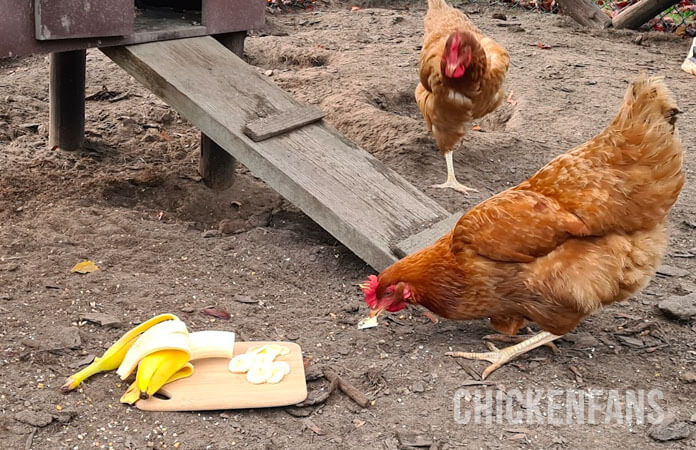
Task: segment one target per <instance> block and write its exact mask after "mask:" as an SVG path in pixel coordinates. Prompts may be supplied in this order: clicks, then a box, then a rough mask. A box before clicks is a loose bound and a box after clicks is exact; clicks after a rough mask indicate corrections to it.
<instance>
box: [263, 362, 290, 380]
mask: <svg viewBox="0 0 696 450" xmlns="http://www.w3.org/2000/svg"><path fill="white" fill-rule="evenodd" d="M289 372H290V366H289V365H288V363H286V362H283V361H278V362H274V363H273V366H271V376H270V377H268V380H266V382H267V383H272V384H275V383H280V381H281V380H282V379H283V377H285V375H287V374H288V373H289Z"/></svg>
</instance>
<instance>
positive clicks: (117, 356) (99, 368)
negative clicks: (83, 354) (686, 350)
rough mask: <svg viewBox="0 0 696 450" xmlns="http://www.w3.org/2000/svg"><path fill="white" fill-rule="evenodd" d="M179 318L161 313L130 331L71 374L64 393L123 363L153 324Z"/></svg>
mask: <svg viewBox="0 0 696 450" xmlns="http://www.w3.org/2000/svg"><path fill="white" fill-rule="evenodd" d="M167 320H179V318H178V317H176V316H175V315H174V314H160V315H159V316H155V317H153V318H152V319H150V320H148V321H145V322H143V323H141V324H140V325H138V326H137V327H135V328H133V329H132V330H130V331H128V332H127V333H126V334H124V335H123V336H122V337H121V338H120V339H119V340H118V341H116V342H115V343H114V344H113V345H112V346H111V347H109V348H108V349H107V350H106V352H104V354H103V355H102V356H101V357H96V358H94V361H92V363H91V364H90V365H88V366H87V367H85V368H84V369H82V370H80V371H79V372H77V373H75V374H73V375H71V376H69V377H68V378H67V379H66V380H65V383H64V384H63V386H61V388H60V390H61V392H63V393H68V392H70V391H72V390H73V389H75V388H77V387H78V386H79V385H80V384H81V383H82V382H83V381H84V380H86V379H87V378H89V377H91V376H92V375H94V374H97V373H99V372H106V371H109V370H114V369H116V368H118V367H119V366H120V365H121V362H122V361H123V359H124V358H125V356H126V353H127V352H128V350H130V348H131V347H132V346H133V344H134V343H135V341H136V340H137V339H138V337H139V336H140V335H141V334H142V333H144V332H145V331H147V330H148V329H150V328H152V327H153V326H155V325H157V324H159V323H161V322H164V321H167Z"/></svg>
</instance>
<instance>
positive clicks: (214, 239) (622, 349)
mask: <svg viewBox="0 0 696 450" xmlns="http://www.w3.org/2000/svg"><path fill="white" fill-rule="evenodd" d="M337 3H338V4H337V5H334V6H331V7H325V8H323V9H320V10H316V11H304V12H297V13H289V14H288V13H284V14H276V15H268V16H267V25H266V26H265V27H264V29H262V30H257V31H255V32H254V33H252V34H251V36H250V37H249V39H248V40H247V46H246V58H247V60H248V61H249V62H250V63H251V64H254V65H256V66H258V67H259V70H260V71H261V72H264V73H267V74H270V75H269V76H270V77H271V78H272V79H273V81H274V82H275V83H277V84H278V85H279V86H280V87H282V88H283V89H286V90H288V91H289V92H291V93H293V94H294V95H295V96H296V97H297V98H299V99H301V100H302V101H305V102H308V103H313V104H318V105H319V106H320V107H321V108H322V109H323V110H325V111H326V112H327V113H328V118H327V120H328V121H329V122H330V123H331V124H333V125H334V126H335V127H336V128H338V129H339V130H340V131H341V132H343V133H344V134H345V135H346V136H348V138H350V139H351V140H353V141H355V142H357V143H358V144H359V145H361V146H362V147H363V148H364V149H365V150H366V151H368V152H370V153H372V154H374V155H375V156H376V157H378V158H379V159H381V160H382V161H384V162H385V163H386V164H387V165H388V166H389V167H391V168H392V169H394V170H396V171H397V172H399V173H400V174H401V175H403V176H404V177H406V178H407V179H408V180H409V181H410V182H411V183H413V184H414V185H415V186H417V187H418V188H420V189H422V190H424V191H425V192H426V193H428V194H429V195H431V196H432V197H433V198H435V199H436V200H437V201H438V202H440V203H441V204H442V205H443V206H444V207H446V208H447V209H449V210H450V211H452V212H455V211H460V210H465V209H467V208H469V207H471V206H473V205H475V204H476V203H478V202H480V201H481V200H483V199H485V198H487V197H488V196H490V195H492V194H494V193H496V192H498V191H500V190H502V189H504V188H506V187H508V186H511V185H514V184H517V183H518V182H520V181H521V180H523V179H524V178H526V177H527V176H529V175H530V174H532V173H533V172H534V171H535V170H537V169H538V168H539V167H541V166H542V165H543V164H544V163H545V162H547V161H548V160H550V159H551V158H552V157H554V156H555V155H557V154H559V153H561V152H563V151H565V150H567V149H569V148H571V147H572V146H574V145H577V144H580V143H582V142H583V141H585V140H587V139H589V138H591V137H592V136H593V135H594V134H596V133H597V132H599V131H600V130H601V129H602V128H603V127H604V126H605V125H606V124H607V123H608V122H609V121H610V120H611V118H612V117H613V115H614V114H615V112H616V110H617V108H618V105H619V103H620V101H621V98H622V96H623V94H624V90H625V89H626V87H627V85H628V82H629V81H630V80H632V79H633V78H635V77H636V76H637V75H638V73H639V72H640V71H647V72H648V73H650V74H660V75H663V76H664V77H665V78H666V82H667V84H668V86H669V87H670V89H671V90H672V91H673V92H674V94H675V96H676V97H677V99H678V102H679V104H680V106H681V108H682V109H683V110H684V114H682V115H681V116H680V117H679V120H678V125H679V127H680V131H681V136H682V139H683V142H684V145H685V150H686V157H685V161H684V162H685V170H686V174H687V183H686V185H685V187H684V190H683V192H682V194H681V196H680V198H679V201H678V203H677V204H676V206H675V207H674V209H673V211H672V214H671V219H670V226H671V230H672V237H671V241H670V249H669V254H668V256H667V257H666V259H665V264H667V265H668V266H669V267H668V268H667V269H665V271H667V272H670V273H671V276H669V275H665V276H658V277H657V278H656V279H655V280H654V281H653V282H652V283H651V284H650V285H649V286H648V287H647V288H646V290H645V291H644V292H643V293H641V294H639V295H637V296H635V297H634V298H632V299H631V300H629V301H627V302H624V303H622V304H616V305H613V306H612V307H609V308H606V309H605V310H602V311H601V312H599V313H597V314H596V315H594V316H593V317H591V318H588V319H587V320H585V321H584V322H583V323H582V324H581V325H580V326H579V328H578V329H577V330H576V332H574V333H573V334H572V335H569V336H567V337H566V338H565V339H563V340H561V341H559V343H558V347H559V349H560V354H553V353H552V352H551V351H550V350H549V349H547V348H541V349H537V350H535V351H533V352H531V353H530V354H529V355H528V357H526V358H524V359H520V360H519V361H516V362H514V363H513V364H509V365H507V366H505V367H504V368H502V369H500V370H498V371H497V372H495V373H494V374H493V375H492V376H491V377H490V380H491V382H492V383H494V385H493V386H494V387H496V386H497V388H498V389H502V390H504V389H511V388H518V389H523V388H526V387H533V388H536V389H537V390H542V389H543V390H548V389H562V390H565V389H590V388H592V389H603V390H609V389H618V390H623V389H646V390H648V389H659V390H661V391H662V392H663V394H664V398H663V399H662V400H661V401H660V402H659V403H660V405H662V407H663V408H664V409H665V410H667V411H668V412H669V413H671V414H673V415H674V417H675V418H676V419H677V420H678V421H688V420H689V418H690V417H692V415H693V414H694V413H696V383H687V380H686V379H685V378H687V377H686V376H685V374H686V372H687V371H689V370H692V371H693V370H694V367H695V366H696V365H695V364H694V363H695V362H696V351H695V350H696V323H694V322H691V323H688V322H677V321H673V320H670V319H668V318H666V317H665V316H664V315H663V314H662V313H661V312H660V311H659V309H658V308H657V303H658V302H659V301H660V300H662V299H665V298H667V297H669V296H672V295H683V294H687V293H689V292H694V291H696V285H695V284H694V283H696V275H694V269H696V259H695V258H694V254H696V248H694V247H696V240H695V239H694V234H695V232H696V231H695V230H696V201H695V199H696V190H695V188H694V184H693V183H692V182H691V180H692V179H693V176H694V170H695V169H696V163H695V162H694V156H695V152H696V148H695V147H694V144H693V143H694V142H696V127H694V126H693V124H694V123H696V97H694V95H693V93H694V86H696V79H695V78H694V77H693V76H690V75H688V74H686V73H684V72H682V71H680V70H679V65H680V64H681V61H682V60H683V58H684V57H685V55H686V51H687V45H688V44H687V41H685V40H680V39H678V38H674V37H672V36H665V35H657V34H648V35H645V36H644V38H643V41H642V43H640V44H636V43H635V40H636V37H637V36H638V33H636V32H616V31H601V32H595V31H588V30H585V29H582V28H580V27H578V26H576V25H575V24H574V23H572V22H570V21H569V20H567V19H564V18H563V17H559V16H555V15H549V14H538V13H534V12H530V11H525V10H522V9H508V8H502V7H500V8H494V7H489V6H487V5H481V4H474V5H465V6H463V9H464V10H465V11H467V12H468V13H470V14H471V18H472V20H473V21H475V23H476V24H478V25H479V26H480V27H481V28H482V29H483V30H484V31H485V32H486V33H488V34H489V35H490V36H492V37H493V38H495V39H496V40H497V41H498V42H500V43H502V44H503V45H504V46H506V47H507V48H508V50H509V52H510V54H511V57H512V65H511V67H510V71H509V73H508V77H507V80H506V87H507V89H508V90H509V91H511V92H513V98H514V99H515V100H516V102H517V103H516V105H512V104H508V103H505V104H504V105H503V106H502V107H501V109H500V110H499V111H497V112H496V113H494V114H492V115H491V116H490V117H488V118H486V119H484V120H482V121H481V123H480V126H481V128H482V130H481V131H480V132H472V133H471V134H470V135H469V136H468V137H467V138H466V139H465V141H464V144H463V146H462V149H461V150H460V151H457V152H456V153H455V166H456V170H457V174H458V176H459V179H460V181H462V182H463V183H465V184H467V185H469V186H473V187H475V188H477V189H478V190H479V193H478V194H474V195H471V196H470V197H463V196H462V195H460V194H457V193H455V192H443V191H441V190H436V189H432V188H430V187H429V186H430V185H431V184H433V183H438V182H442V181H444V176H445V164H444V160H443V158H442V157H441V156H440V155H439V153H438V152H437V151H436V148H435V145H434V142H433V140H432V138H431V136H430V135H429V133H428V132H427V131H426V129H425V126H424V125H423V123H422V120H421V118H420V116H419V112H418V110H417V107H416V104H415V101H414V99H413V90H414V88H415V85H416V83H417V60H418V52H419V49H420V43H421V39H422V19H423V16H424V13H425V11H424V6H423V4H422V3H417V2H412V3H408V2H392V3H391V5H392V6H386V7H385V6H384V5H389V4H390V3H389V2H384V1H383V2H376V1H372V2H362V4H361V3H359V2H358V3H355V4H361V5H362V6H363V8H362V9H361V10H359V11H355V12H351V11H349V7H346V4H345V3H343V4H341V3H340V2H337ZM409 4H410V5H411V7H410V8H407V6H408V5H409ZM351 5H352V4H351ZM394 5H395V6H394ZM371 6H372V7H371ZM379 6H382V8H380V7H379ZM494 12H498V13H504V14H506V15H507V18H508V19H507V21H506V22H507V23H517V24H519V26H507V27H502V26H499V25H501V23H502V21H500V20H496V19H493V18H492V14H493V13H494ZM538 43H542V44H547V45H549V46H550V47H551V48H550V49H540V48H539V47H538V46H537V44H538ZM269 71H272V72H269ZM87 93H88V95H92V94H97V95H94V96H93V97H90V98H91V99H90V100H88V102H87V142H86V145H85V149H84V151H79V152H63V151H56V150H50V149H48V148H47V128H46V127H47V120H48V64H47V58H46V57H45V56H35V57H29V58H22V59H16V60H12V61H3V62H1V63H0V99H1V100H0V145H1V146H2V151H0V167H1V172H0V173H1V176H0V224H1V226H0V318H1V320H0V336H1V338H2V346H1V347H0V355H1V356H0V366H1V367H2V374H3V376H2V379H1V381H0V411H1V412H2V415H1V416H0V436H2V441H3V442H5V444H3V448H13V449H14V448H35V449H56V448H80V449H83V448H92V447H99V448H117V449H122V448H138V449H140V448H190V449H204V448H206V449H208V448H209V449H222V448H233V447H241V448H316V449H324V448H368V449H372V448H386V449H392V448H398V447H399V446H400V445H402V446H403V445H407V444H408V442H407V436H408V433H420V434H421V438H420V439H421V441H420V442H412V443H413V444H419V445H425V446H429V445H430V444H431V443H432V445H433V446H434V448H464V447H465V446H466V447H467V448H580V447H582V448H617V449H635V448H694V447H696V438H695V437H693V433H692V437H691V438H686V439H682V440H678V441H670V442H657V441H656V440H654V439H652V438H651V437H649V426H648V425H647V424H644V425H633V426H628V425H618V424H609V425H604V424H598V425H573V426H567V425H563V426H550V425H535V424H523V425H518V426H510V425H505V424H503V425H481V424H467V425H461V424H457V423H456V422H455V420H454V416H453V414H454V407H453V397H454V395H455V391H456V390H457V389H458V388H460V387H462V386H467V385H470V384H471V383H472V380H474V379H476V378H477V377H476V374H477V373H480V371H481V370H482V369H483V368H484V367H485V364H484V363H476V362H468V361H456V360H454V359H452V358H449V357H446V356H444V353H445V352H446V351H448V350H450V349H458V350H484V349H485V346H484V345H483V344H482V340H481V338H482V337H483V336H484V335H486V334H489V333H491V332H492V331H491V329H490V328H489V326H488V324H487V323H486V322H485V321H474V322H461V323H459V322H452V321H446V320H443V321H440V323H438V324H433V323H431V322H430V321H429V320H428V319H427V318H425V317H424V316H422V315H421V314H420V312H419V311H415V310H413V311H411V312H406V313H402V314H397V315H396V316H394V317H393V319H394V320H383V321H382V324H381V325H380V326H379V327H378V328H374V329H370V330H367V331H359V330H357V329H356V327H355V324H356V323H357V321H358V320H359V318H361V317H362V316H363V315H364V313H365V305H364V303H363V301H362V295H361V294H360V292H359V290H358V288H357V287H356V284H357V283H358V282H360V281H361V280H363V279H364V278H365V277H366V276H367V275H368V274H370V273H373V271H372V270H371V268H370V267H368V266H367V265H366V264H364V263H363V262H362V261H360V260H359V259H358V258H357V257H355V256H354V255H353V254H352V253H351V252H350V251H349V250H347V249H346V248H344V247H343V246H342V245H341V244H340V243H338V242H337V241H336V240H335V239H333V238H332V237H331V236H330V235H329V234H328V233H327V232H325V231H324V230H322V229H321V228H320V227H318V226H317V225H316V224H314V223H313V222H312V221H311V220H310V219H309V218H308V217H307V216H305V215H304V214H303V213H302V212H301V211H299V210H297V209H296V208H294V207H293V206H292V205H291V204H289V203H288V202H287V201H285V200H284V199H282V198H281V197H280V196H279V195H277V194H276V193H275V192H273V191H272V190H270V189H269V188H268V187H266V186H265V184H264V183H263V182H262V181H260V180H259V179H257V178H255V177H254V176H253V174H251V173H249V171H247V170H246V169H245V168H243V167H239V169H238V175H237V178H236V182H235V184H234V186H233V187H232V188H231V189H229V190H227V191H224V192H213V191H210V190H208V189H207V188H206V187H205V186H204V185H203V183H202V182H201V181H200V177H199V176H198V173H197V157H198V140H199V133H198V132H197V130H196V129H194V128H193V127H191V126H190V125H189V124H187V123H186V122H185V121H184V120H182V119H181V118H180V117H179V116H178V115H177V113H176V112H174V111H172V110H171V109H170V108H169V107H168V106H167V105H166V104H164V103H163V102H162V101H160V100H158V99H157V98H156V97H155V96H154V95H152V94H151V93H149V92H148V91H146V90H145V89H143V88H142V87H141V86H139V85H138V83H137V82H135V81H134V80H133V79H132V78H130V77H129V76H128V75H127V74H126V73H125V72H123V71H122V70H120V69H119V68H118V67H117V66H116V65H114V64H113V63H111V62H110V61H109V60H108V59H107V58H106V57H105V56H104V55H103V54H101V53H100V52H99V51H96V50H93V51H89V53H88V86H87ZM356 214H359V212H357V211H356ZM219 228H222V229H224V231H226V232H227V233H224V234H220V233H218V232H216V231H215V230H218V229H219ZM211 230H212V231H211ZM83 259H91V260H94V261H95V262H96V263H97V264H98V265H99V266H100V268H101V270H100V271H98V272H95V273H92V274H88V275H77V274H72V273H70V268H71V267H72V266H73V265H74V264H75V263H77V262H79V261H81V260H83ZM240 296H242V297H240ZM243 296H248V297H250V298H251V299H253V300H258V303H244V302H240V301H238V300H239V299H240V298H241V299H242V300H243V299H244V297H243ZM211 305H215V306H217V307H219V308H223V309H226V310H227V311H229V312H230V313H231V315H232V318H231V320H229V321H224V320H213V319H211V318H210V317H208V316H205V315H202V314H201V313H200V310H201V309H202V308H204V307H206V306H211ZM92 312H100V313H105V314H108V315H109V316H112V317H114V318H116V319H118V320H120V321H121V322H122V325H121V326H120V327H102V326H99V325H98V324H94V323H91V322H87V321H84V320H82V317H83V316H84V315H85V314H88V313H92ZM163 312H173V313H175V314H177V315H179V317H180V318H181V319H182V320H184V321H185V322H186V323H187V325H188V326H189V329H191V330H203V329H225V330H232V331H236V332H237V333H238V334H239V339H241V340H276V339H277V340H291V341H294V342H297V343H298V344H300V345H301V346H302V348H303V350H304V353H305V357H306V358H307V359H308V360H309V361H310V363H312V364H323V365H329V366H331V367H333V368H335V369H336V371H338V372H339V373H340V374H341V375H343V376H344V377H345V378H346V379H348V380H350V381H351V382H352V383H354V384H355V385H356V386H357V387H359V388H360V389H361V390H363V391H364V392H365V393H367V394H368V395H369V396H370V397H371V398H373V399H374V400H375V403H374V405H373V406H371V407H370V408H367V409H362V408H360V407H359V406H357V405H356V404H354V403H353V402H352V401H351V400H350V399H349V398H348V397H346V396H345V395H342V394H339V393H334V394H333V395H332V396H331V397H330V398H329V399H328V400H327V401H326V402H325V403H324V404H323V405H319V406H315V407H310V408H304V409H302V410H297V409H292V408H274V409H265V410H233V411H224V412H220V411H217V412H215V411H214V412H203V413H145V412H141V411H139V410H138V409H136V408H131V407H127V406H124V405H121V404H119V403H118V399H119V397H120V395H121V394H122V392H123V391H124V390H125V387H126V386H125V384H124V383H122V382H119V380H118V378H117V377H116V375H115V374H113V373H109V374H103V375H97V376H94V377H93V378H91V379H89V380H88V381H87V382H86V383H85V384H84V387H83V388H82V389H81V390H79V391H76V392H73V393H71V394H69V395H61V394H60V393H59V392H58V388H59V386H60V385H61V384H62V382H63V380H64V378H65V377H66V376H67V375H69V374H71V373H72V372H74V371H75V370H76V369H77V368H79V367H80V366H81V365H82V364H85V363H86V362H87V361H89V359H90V358H91V356H93V355H99V354H101V353H102V352H103V351H104V349H106V348H107V347H108V346H109V345H110V344H111V343H112V342H114V341H115V340H116V339H117V338H118V337H119V336H120V335H121V334H122V333H123V332H124V331H126V330H127V329H128V328H130V327H131V326H132V325H133V324H136V323H139V322H141V321H143V320H146V319H148V318H149V317H151V316H154V315H156V314H160V313H163ZM326 384H327V383H326V382H325V381H322V380H319V381H315V382H311V383H310V384H309V388H310V390H315V389H321V388H324V387H325V386H326ZM297 416H308V417H297ZM307 418H309V419H310V420H311V422H312V423H313V424H315V425H316V426H317V427H319V428H320V430H314V431H313V430H312V429H311V428H312V427H308V426H307V424H308V422H307ZM688 426H689V427H691V429H692V430H693V428H696V426H694V425H688ZM317 431H319V433H317ZM429 441H430V442H429Z"/></svg>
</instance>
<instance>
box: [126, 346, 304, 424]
mask: <svg viewBox="0 0 696 450" xmlns="http://www.w3.org/2000/svg"><path fill="white" fill-rule="evenodd" d="M270 343H275V344H280V345H283V346H285V347H288V349H290V353H289V354H287V355H285V356H277V357H276V358H275V361H285V362H287V363H288V365H290V373H288V374H287V375H285V378H283V380H282V381H281V382H280V383H277V384H268V383H263V384H252V383H249V382H248V381H247V380H246V374H243V373H232V372H230V371H229V369H228V365H229V362H230V360H229V359H226V358H207V359H201V360H196V361H191V364H193V375H191V376H190V377H188V378H183V379H181V380H177V381H174V382H172V383H169V384H165V385H164V386H163V387H162V389H160V391H159V396H160V398H157V397H150V398H149V399H147V400H138V402H137V403H136V404H135V406H136V407H138V408H139V409H142V410H144V411H212V410H216V409H240V408H268V407H271V406H287V405H294V404H297V403H299V402H301V401H303V400H304V399H305V398H307V383H306V381H305V373H304V364H303V363H302V350H301V349H300V346H299V345H297V344H295V343H293V342H236V343H235V344H234V354H235V355H239V354H241V353H244V352H246V351H247V350H248V349H249V348H251V347H255V346H257V345H263V344H270Z"/></svg>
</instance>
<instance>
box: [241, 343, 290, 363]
mask: <svg viewBox="0 0 696 450" xmlns="http://www.w3.org/2000/svg"><path fill="white" fill-rule="evenodd" d="M281 351H282V346H281V345H277V344H265V345H262V346H260V347H254V348H250V349H249V350H247V353H252V354H255V355H260V356H269V357H270V358H271V360H272V359H273V358H275V357H276V356H278V355H279V354H280V352H281Z"/></svg>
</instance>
